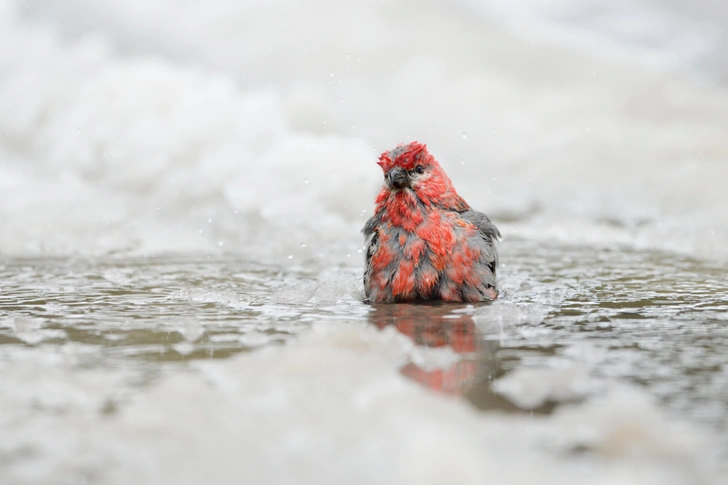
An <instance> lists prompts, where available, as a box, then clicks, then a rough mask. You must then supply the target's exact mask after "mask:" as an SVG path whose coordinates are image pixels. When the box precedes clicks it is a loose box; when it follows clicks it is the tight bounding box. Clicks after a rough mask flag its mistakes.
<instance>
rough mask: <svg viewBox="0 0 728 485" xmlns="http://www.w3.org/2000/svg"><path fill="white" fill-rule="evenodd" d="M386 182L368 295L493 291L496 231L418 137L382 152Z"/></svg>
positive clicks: (373, 223)
mask: <svg viewBox="0 0 728 485" xmlns="http://www.w3.org/2000/svg"><path fill="white" fill-rule="evenodd" d="M377 163H378V165H379V166H380V167H381V168H382V170H383V171H384V185H383V186H382V189H381V191H380V192H379V195H378V196H377V200H376V209H375V212H374V216H373V217H372V218H371V219H369V220H368V221H367V223H366V225H365V226H364V228H363V229H362V232H363V233H364V236H365V238H366V268H365V271H364V290H365V294H366V297H367V299H368V300H369V301H372V302H402V301H413V300H443V301H465V302H478V301H488V300H494V299H496V298H497V297H498V290H497V288H496V276H495V274H496V266H497V265H498V254H497V252H496V248H495V242H496V240H497V239H498V238H500V232H499V231H498V229H497V228H496V227H495V225H494V224H493V223H492V222H491V221H490V219H488V216H486V215H485V214H483V213H482V212H477V211H475V210H473V209H471V208H470V206H469V205H468V203H467V202H465V200H464V199H463V198H462V197H460V196H459V195H458V193H457V192H456V191H455V188H454V187H453V185H452V182H451V181H450V179H449V178H448V176H447V175H446V174H445V171H444V170H443V169H442V167H441V166H440V164H439V163H438V162H437V160H435V158H434V157H433V156H432V155H431V154H430V153H429V152H428V151H427V147H426V146H425V145H424V144H422V143H418V142H412V143H409V144H406V145H400V146H398V147H397V148H395V149H393V150H390V151H388V152H384V153H383V154H382V155H381V156H380V157H379V162H377Z"/></svg>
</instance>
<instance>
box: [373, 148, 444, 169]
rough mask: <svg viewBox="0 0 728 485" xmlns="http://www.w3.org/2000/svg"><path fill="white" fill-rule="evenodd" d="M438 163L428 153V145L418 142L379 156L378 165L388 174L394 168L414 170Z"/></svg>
mask: <svg viewBox="0 0 728 485" xmlns="http://www.w3.org/2000/svg"><path fill="white" fill-rule="evenodd" d="M433 163H437V162H436V161H435V158H434V157H433V156H432V155H430V153H429V152H428V151H427V145H425V144H424V143H420V142H417V141H413V142H412V143H407V144H400V145H397V147H396V148H394V149H392V150H389V151H386V152H384V153H382V154H381V155H380V156H379V161H378V162H377V165H379V166H380V167H382V170H383V171H384V172H385V173H386V172H388V171H389V170H391V169H392V168H393V167H401V168H404V169H405V170H412V169H413V168H415V166H416V165H423V166H430V165H432V164H433Z"/></svg>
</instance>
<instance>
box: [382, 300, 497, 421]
mask: <svg viewBox="0 0 728 485" xmlns="http://www.w3.org/2000/svg"><path fill="white" fill-rule="evenodd" d="M374 309H375V311H373V312H370V313H369V319H370V321H371V323H372V324H373V325H375V326H376V327H377V328H379V329H384V328H385V327H387V326H390V325H392V326H394V327H395V328H396V329H397V330H398V331H399V332H400V333H402V334H404V335H406V336H408V337H409V338H411V339H412V341H413V342H414V343H415V344H417V345H424V346H427V347H446V346H449V347H451V348H452V349H453V350H454V351H455V352H457V353H458V354H463V355H462V358H461V359H459V360H458V362H455V363H454V364H452V365H451V366H450V367H448V368H445V369H434V370H426V369H422V368H420V367H419V366H417V365H416V364H415V363H413V362H409V363H407V364H405V365H404V366H403V367H402V368H401V369H400V371H401V372H402V374H403V375H405V376H407V377H408V378H410V379H413V380H415V381H417V382H420V383H422V384H424V385H425V386H427V387H429V388H430V389H433V390H436V391H439V392H443V393H446V394H451V395H464V394H466V393H469V391H473V390H476V389H475V388H480V390H479V391H478V392H475V394H477V395H478V396H480V395H482V391H483V390H484V389H483V387H484V386H485V391H486V393H487V394H489V395H490V394H492V392H490V384H489V383H490V380H492V379H493V378H494V377H496V374H498V375H499V374H501V373H502V372H501V371H500V366H499V365H498V362H497V360H496V351H497V350H498V345H497V343H496V342H491V341H483V340H482V339H481V338H480V337H481V336H480V334H479V333H478V331H477V327H476V325H475V321H474V320H473V317H472V315H471V314H472V311H473V308H472V306H466V305H454V304H425V303H417V304H406V303H400V304H388V305H374ZM476 391H477V390H476ZM466 397H468V398H469V399H470V400H471V401H473V402H474V404H476V405H478V403H477V402H475V400H473V397H475V396H466ZM479 399H480V398H478V400H479ZM488 400H490V399H488ZM479 407H480V406H479Z"/></svg>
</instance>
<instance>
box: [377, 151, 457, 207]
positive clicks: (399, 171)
mask: <svg viewBox="0 0 728 485" xmlns="http://www.w3.org/2000/svg"><path fill="white" fill-rule="evenodd" d="M377 164H378V165H379V166H380V167H382V171H383V172H384V189H385V190H387V191H389V192H390V193H396V192H398V191H403V190H404V191H406V190H412V191H413V192H414V194H415V195H416V196H417V197H418V198H419V199H420V200H421V201H422V202H424V203H425V204H428V205H429V204H442V203H443V202H447V200H448V199H451V198H452V197H458V196H457V193H456V192H455V189H454V188H453V186H452V183H451V182H450V179H449V178H448V176H447V175H446V174H445V171H444V170H443V169H442V167H441V166H440V164H439V163H437V160H435V157H433V156H432V155H431V154H430V153H429V152H428V151H427V147H426V146H425V144H424V143H418V142H416V141H415V142H412V143H409V144H406V145H399V146H398V147H397V148H394V149H393V150H390V151H387V152H384V153H382V155H381V156H380V157H379V162H377Z"/></svg>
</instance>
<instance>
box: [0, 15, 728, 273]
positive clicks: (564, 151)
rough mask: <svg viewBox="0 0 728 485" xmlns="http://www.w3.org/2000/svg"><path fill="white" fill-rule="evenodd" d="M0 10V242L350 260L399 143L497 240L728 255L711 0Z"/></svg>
mask: <svg viewBox="0 0 728 485" xmlns="http://www.w3.org/2000/svg"><path fill="white" fill-rule="evenodd" d="M1 5H2V7H1V9H0V23H1V25H2V28H1V29H0V36H2V38H1V39H0V45H1V46H2V47H0V49H1V50H0V106H2V110H0V151H1V155H0V171H1V173H0V184H1V185H0V192H1V193H2V204H0V211H2V212H1V213H0V220H2V226H3V228H2V231H0V251H2V252H3V253H5V254H15V255H39V254H46V255H47V254H50V255H67V254H74V253H75V254H86V255H88V254H108V253H118V252H133V253H143V254H147V253H152V254H154V253H161V252H180V251H207V252H218V251H234V252H236V251H243V252H246V253H247V254H250V253H251V252H252V253H254V254H255V255H256V257H257V256H260V257H265V258H267V259H270V260H274V261H283V262H285V260H286V258H287V257H288V256H291V255H293V256H295V258H296V261H304V260H309V259H312V260H316V259H320V258H322V257H325V258H326V259H330V258H333V259H334V262H336V263H340V262H346V260H347V256H346V255H347V254H349V255H350V254H352V253H353V252H356V251H357V250H358V249H359V248H360V245H361V240H360V237H359V234H358V230H359V229H360V227H361V226H362V225H363V222H364V221H365V220H366V218H367V217H368V215H369V214H370V211H371V210H372V208H373V198H374V195H375V194H376V191H377V189H378V186H379V183H380V178H381V174H380V173H378V171H379V169H378V167H377V166H376V165H375V164H374V162H375V160H376V157H377V156H378V154H379V153H381V152H383V151H385V150H387V149H390V148H392V147H393V146H395V145H397V144H398V143H400V142H404V141H409V140H419V141H422V142H425V143H427V144H428V146H429V147H430V150H431V151H432V152H433V153H434V154H435V155H436V157H437V158H438V159H439V160H440V162H441V163H442V164H443V165H444V167H445V168H446V170H447V171H448V173H449V174H450V175H451V178H452V179H453V180H454V182H455V185H456V187H458V190H459V192H460V193H461V194H462V195H463V196H464V197H466V199H468V200H469V201H470V203H471V204H472V205H474V206H475V207H476V208H478V209H480V210H483V211H485V212H487V213H488V214H489V215H491V217H493V218H495V220H496V221H498V222H499V225H500V226H501V228H502V232H504V234H505V235H506V236H507V237H508V236H521V237H529V238H543V239H548V240H561V241H564V242H571V243H577V244H581V243H585V242H586V243H588V244H600V245H614V244H627V245H632V246H634V247H640V248H650V249H655V248H656V249H666V250H670V251H676V252H679V253H683V254H688V255H693V256H697V257H700V258H711V259H713V258H719V259H721V260H725V258H726V255H727V254H728V249H726V248H728V244H726V243H727V242H728V232H727V231H728V212H727V211H725V209H724V208H725V207H726V204H727V203H728V195H726V191H725V190H724V181H725V180H726V176H728V164H726V155H727V154H728V146H727V145H728V144H727V142H726V141H725V136H724V128H725V127H726V126H728V125H727V123H728V98H726V84H725V83H726V79H728V77H726V76H728V68H727V67H726V66H728V60H727V59H726V54H725V53H726V52H728V49H726V43H727V42H728V41H726V25H728V7H723V6H721V4H720V3H718V2H712V1H705V2H688V1H680V0H652V1H650V0H639V1H616V2H603V1H598V0H587V1H568V0H560V1H553V0H548V1H546V0H522V1H519V2H513V1H507V0H494V1H488V2H485V1H476V0H467V1H466V0H461V1H434V0H433V1H430V0H428V1H424V2H409V1H391V2H383V1H382V2H369V1H347V2H336V3H334V4H332V3H330V2H324V1H317V0H310V1H306V2H287V1H271V2H246V1H237V0H236V1H232V0H211V1H208V2H195V1H184V2H179V1H171V0H169V1H168V0H151V1H147V0H117V1H114V2H111V1H109V2H105V1H101V2H99V1H90V0H89V1H86V0H64V1H62V2H58V1H50V0H49V1H45V0H25V1H14V0H4V1H3V2H2V3H1ZM304 245H305V247H304ZM323 247H326V248H327V249H326V250H325V251H324V250H322V248H323ZM334 247H336V249H333V250H332V248H334ZM263 253H265V254H263ZM324 264H326V263H324Z"/></svg>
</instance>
